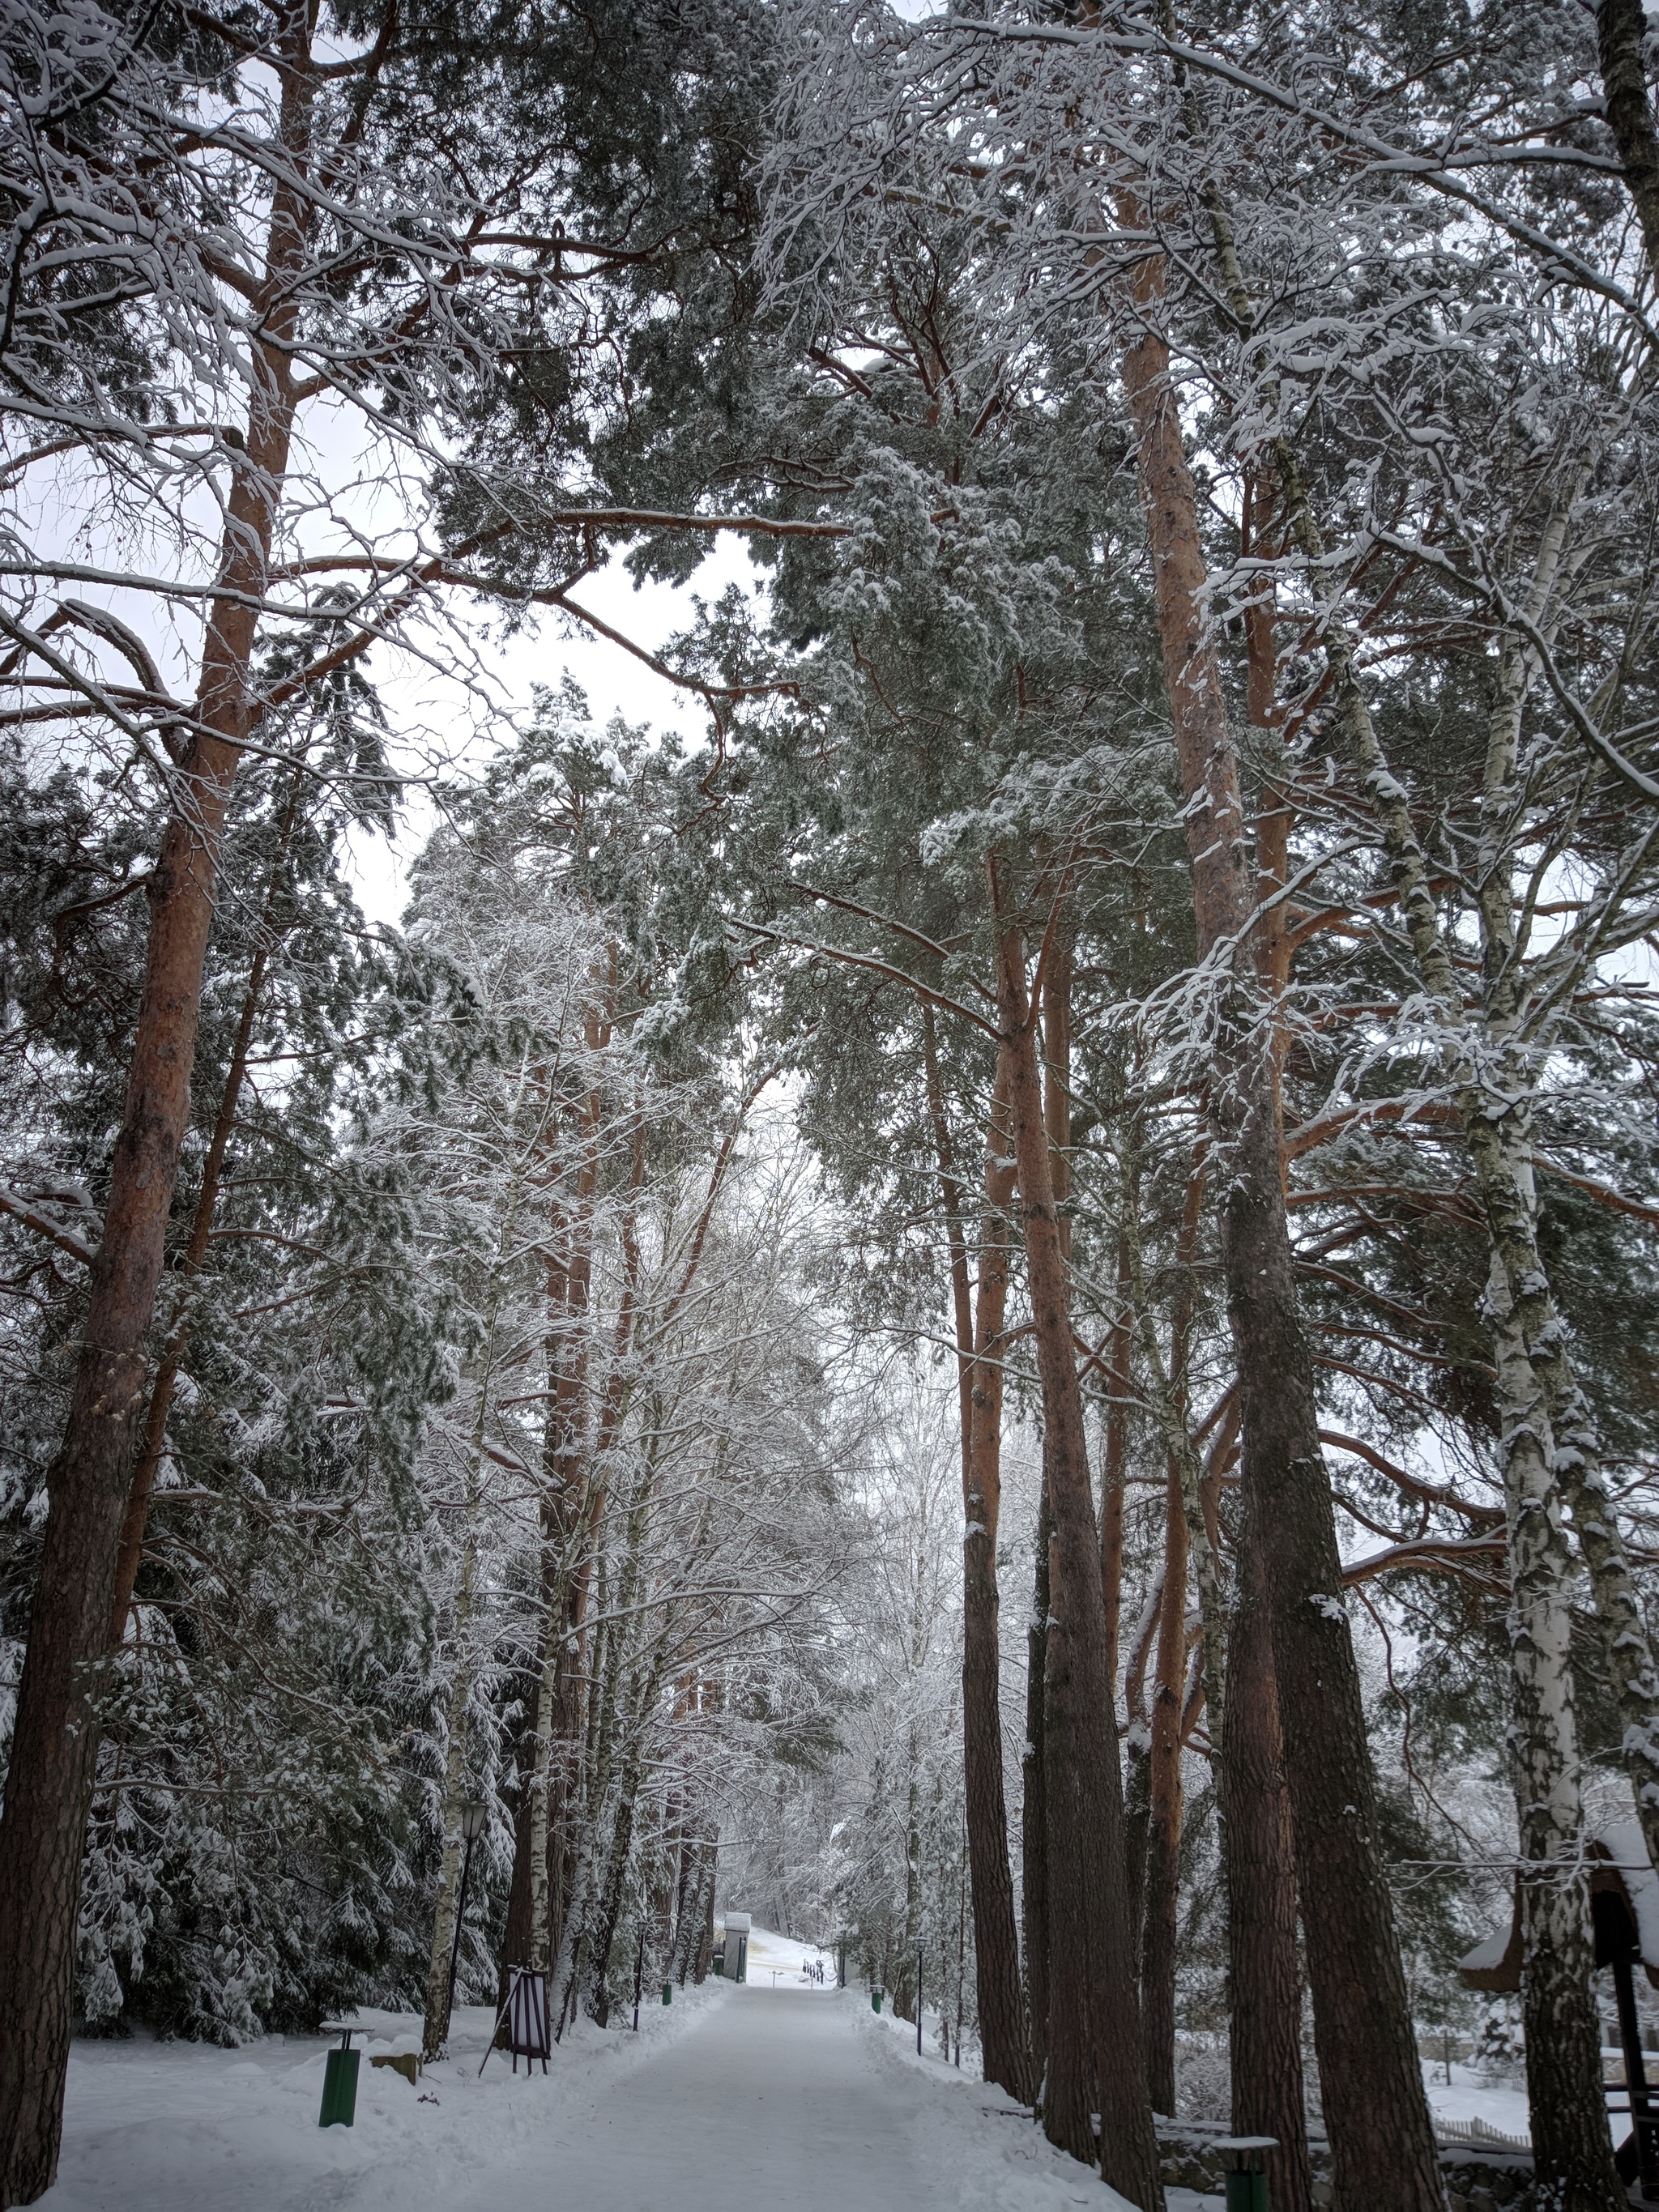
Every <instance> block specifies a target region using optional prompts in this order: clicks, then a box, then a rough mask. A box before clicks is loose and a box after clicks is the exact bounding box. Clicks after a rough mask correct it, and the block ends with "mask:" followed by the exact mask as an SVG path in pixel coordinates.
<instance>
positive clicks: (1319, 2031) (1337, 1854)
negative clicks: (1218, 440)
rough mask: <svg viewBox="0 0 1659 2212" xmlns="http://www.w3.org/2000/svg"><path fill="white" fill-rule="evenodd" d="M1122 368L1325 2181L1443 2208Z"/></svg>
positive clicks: (1239, 934)
mask: <svg viewBox="0 0 1659 2212" xmlns="http://www.w3.org/2000/svg"><path fill="white" fill-rule="evenodd" d="M1137 282H1138V288H1139V291H1140V292H1141V294H1142V295H1143V296H1142V297H1141V298H1140V299H1139V302H1138V304H1139V307H1140V308H1141V309H1142V311H1143V313H1145V312H1146V311H1150V313H1151V315H1155V314H1156V313H1157V311H1158V307H1159V305H1160V301H1159V299H1158V289H1159V276H1158V270H1157V268H1156V266H1155V264H1148V265H1147V267H1146V270H1143V272H1142V274H1141V276H1139V279H1138V280H1137ZM1149 319H1150V317H1149ZM1123 372H1124V381H1125V384H1126V386H1127V392H1128V396H1129V404H1130V409H1131V412H1132V416H1133V422H1134V428H1135V438H1136V448H1137V461H1138V466H1139V479H1140V489H1141V497H1142V503H1143V506H1144V508H1145V511H1146V524H1147V533H1148V539H1149V543H1150V547H1151V551H1152V580H1153V594H1154V600H1155V604H1156V607H1157V612H1158V625H1159V631H1160V635H1161V639H1162V643H1163V649H1164V680H1165V686H1166V690H1167V695H1168V698H1169V702H1170V714H1171V718H1172V720H1173V723H1174V727H1175V735H1176V752H1177V756H1178V758H1179V762H1180V767H1181V775H1182V787H1183V790H1184V792H1185V794H1186V798H1187V801H1188V805H1187V809H1186V815H1185V828H1186V832H1187V839H1188V853H1189V854H1190V858H1191V864H1192V874H1193V902H1194V913H1195V915H1196V918H1197V921H1198V933H1199V944H1200V954H1201V955H1209V954H1212V953H1213V952H1215V951H1216V950H1217V948H1218V947H1219V948H1222V950H1223V951H1224V953H1225V949H1226V948H1227V947H1228V946H1229V945H1232V946H1234V947H1236V951H1234V954H1233V958H1234V963H1235V964H1234V975H1233V978H1232V982H1231V991H1232V994H1233V997H1234V1001H1235V1002H1234V1003H1233V1004H1232V1005H1231V1006H1226V1007H1224V1008H1222V1009H1221V1010H1219V1014H1218V1021H1219V1026H1218V1036H1217V1042H1216V1047H1215V1050H1214V1055H1213V1060H1212V1074H1211V1086H1210V1089H1211V1117H1212V1127H1213V1130H1214V1133H1215V1137H1216V1141H1217V1152H1218V1158H1217V1161H1216V1180H1217V1182H1218V1187H1219V1188H1221V1190H1222V1191H1223V1192H1224V1194H1225V1195H1224V1198H1223V1200H1222V1218H1221V1231H1222V1238H1221V1242H1222V1265H1223V1272H1224V1276H1225V1283H1226V1288H1227V1298H1228V1311H1229V1318H1230V1322H1231V1330H1232V1336H1233V1343H1234V1349H1235V1353H1236V1357H1237V1364H1238V1373H1239V1389H1240V1393H1241V1398H1242V1405H1243V1447H1242V1455H1243V1484H1244V1488H1245V1492H1246V1496H1247V1498H1248V1499H1249V1503H1250V1505H1251V1507H1252V1510H1255V1512H1256V1513H1257V1515H1258V1516H1259V1522H1260V1526H1261V1532H1262V1543H1263V1548H1264V1553H1265V1555H1266V1559H1267V1597H1268V1607H1269V1611H1270V1614H1271V1619H1272V1629H1273V1656H1274V1662H1275V1669H1276V1674H1277V1679H1278V1685H1279V1701H1280V1711H1281V1716H1282V1721H1283V1727H1284V1738H1285V1764H1286V1771H1287V1778H1288V1780H1289V1784H1290V1790H1291V1803H1292V1806H1293V1808H1294V1814H1295V1823H1296V1837H1297V1867H1298V1873H1299V1876H1300V1895H1301V1900H1302V1911H1303V1924H1304V1930H1305V1933H1306V1937H1307V1947H1308V1961H1309V1974H1310V1981H1311V1983H1312V1986H1313V1992H1314V2014H1315V2032H1316V2039H1317V2043H1318V2047H1319V2057H1320V2077H1321V2084H1322V2090H1323V2093H1324V2101H1325V2114H1326V2118H1327V2122H1328V2125H1329V2129H1330V2136H1331V2148H1332V2159H1333V2167H1334V2173H1333V2179H1334V2185H1335V2190H1336V2195H1337V2199H1338V2201H1339V2202H1340V2203H1360V2202H1362V2201H1364V2200H1366V2199H1376V2200H1377V2201H1382V2202H1386V2203H1389V2206H1390V2207H1391V2208H1393V2212H1438V2208H1439V2207H1440V2206H1441V2204H1442V2203H1443V2189H1442V2186H1441V2182H1440V2175H1439V2168H1438V2162H1437V2154H1436V2150H1435V2142H1434V2135H1433V2130H1432V2128H1431V2124H1430V2119H1429V2113H1428V2106H1427V2101H1426V2099H1425V2095H1424V2091H1423V2081H1422V2074H1421V2069H1420V2068H1419V2062H1418V2056H1417V2048H1416V2040H1415V2037H1414V2034H1413V2027H1412V2021H1411V2014H1410V2008H1409V2005H1408V2003H1407V1994H1406V1985H1405V1978H1404V1975H1403V1973H1402V1972H1401V1962H1400V1951H1399V1945H1398V1942H1397V1941H1396V1939H1395V1930H1394V1925H1393V1914H1392V1911H1391V1907H1390V1903H1389V1893H1388V1887H1387V1883H1386V1879H1385V1876H1384V1873H1383V1863H1382V1859H1381V1854H1380V1852H1379V1850H1378V1848H1377V1842H1376V1829H1375V1816H1374V1807H1375V1782H1374V1778H1373V1776H1372V1773H1371V1769H1370V1755H1369V1752H1368V1749H1367V1745H1366V1736H1365V1725H1364V1710H1363V1706H1362V1703H1361V1698H1360V1691H1359V1679H1358V1668H1357V1667H1356V1665H1355V1662H1354V1655H1353V1646H1352V1638H1351V1636H1350V1634H1349V1630H1348V1623H1347V1616H1346V1611H1345V1609H1344V1607H1343V1602H1342V1595H1341V1593H1342V1579H1341V1560H1340V1554H1339V1553H1338V1549H1337V1543H1336V1529H1335V1522H1334V1514H1333V1510H1332V1504H1331V1494H1330V1486H1329V1482H1328V1477H1327V1474H1326V1470H1325V1465H1324V1460H1323V1455H1322V1449H1321V1446H1320V1442H1319V1423H1318V1415H1317V1410H1316V1398H1315V1393H1314V1383H1313V1367H1312V1362H1311V1358H1310V1353H1309V1348H1308V1345H1307V1341H1306V1339H1305V1337H1304V1333H1303V1329H1302V1325H1301V1319H1300V1316H1299V1313H1298V1310H1297V1297H1296V1284H1295V1276H1294V1271H1293V1265H1292V1260H1291V1243H1290V1236H1289V1231H1288V1225H1287V1219H1286V1214H1285V1197H1284V1191H1283V1188H1282V1186H1281V1182H1280V1161H1279V1129H1278V1121H1277V1116H1276V1114H1275V1111H1274V1097H1273V1089H1274V1086H1273V1055H1272V1039H1271V1023H1270V1021H1264V1020H1263V1019H1261V1018H1257V1017H1258V1016H1260V1015H1261V1011H1262V1010H1261V1007H1260V1006H1259V1005H1257V1004H1256V999H1257V988H1256V978H1255V975H1254V973H1253V972H1252V969H1253V963H1254V957H1255V955H1254V950H1253V948H1252V947H1251V946H1250V945H1249V943H1248V941H1247V939H1248V933H1249V923H1250V918H1251V915H1252V914H1253V911H1254V908H1255V885H1254V859H1253V854H1252V853H1251V850H1250V842H1249V836H1248V834H1247V825H1246V821H1245V815H1244V806H1243V793H1242V790H1241V786H1240V781H1239V769H1238V757H1237V748H1236V745H1235V744H1234V741H1233V736H1232V732H1231V727H1230V725H1229V722H1228V717H1227V712H1226V707H1225V699H1224V696H1223V692H1222V687H1221V680H1220V669H1219V665H1218V660H1217V658H1216V653H1215V647H1214V643H1213V641H1212V637H1211V636H1210V635H1209V632H1208V629H1207V627H1206V618H1205V612H1204V606H1203V598H1202V594H1203V591H1204V586H1205V584H1206V568H1205V562H1204V553H1203V545H1202V540H1201V537H1200V528H1199V520H1198V506H1197V498H1196V494H1195V490H1194V483H1193V478H1192V472H1191V471H1190V469H1189V468H1188V464H1187V457H1186V453H1185V452H1184V450H1183V448H1182V439H1181V429H1180V422H1179V419H1178V416H1177V413H1176V404H1175V398H1174V394H1173V392H1172V391H1171V388H1170V366H1169V353H1168V349H1167V347H1166V346H1165V345H1164V343H1163V341H1162V340H1161V338H1160V337H1158V336H1157V335H1156V333H1155V331H1154V330H1147V331H1145V334H1144V335H1143V336H1141V337H1139V339H1137V340H1136V342H1135V343H1133V344H1132V345H1131V346H1130V347H1129V348H1128V349H1127V351H1126V353H1125V356H1124V363H1123ZM1247 959H1249V961H1250V962H1251V963H1252V968H1246V966H1245V964H1244V963H1245V961H1246V960H1247ZM1241 1000H1242V1002H1243V1003H1242V1004H1241V1003H1238V1002H1239V1001H1241Z"/></svg>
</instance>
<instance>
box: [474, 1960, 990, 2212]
mask: <svg viewBox="0 0 1659 2212" xmlns="http://www.w3.org/2000/svg"><path fill="white" fill-rule="evenodd" d="M865 2002H867V2000H866V1999H865V1998H863V1997H862V1996H856V1995H855V1994H854V1992H852V1991H850V1990H849V1991H848V1992H846V1993H845V1995H843V1996H842V1997H841V1998H839V1999H837V1998H836V1997H834V1996H823V1995H821V1994H820V1993H819V1992H818V1991H817V1990H782V1989H780V1990H771V1989H769V1988H747V1989H739V1990H733V1991H732V1994H731V1996H729V1997H728V1998H727V1999H726V2002H724V2003H723V2004H720V2005H718V2006H716V2007H714V2008H713V2009H711V2010H710V2011H709V2013H708V2015H707V2016H706V2017H705V2018H704V2019H702V2020H701V2021H698V2023H697V2025H696V2027H694V2028H693V2029H692V2030H691V2031H690V2033H688V2034H686V2035H684V2036H683V2037H681V2038H680V2039H678V2041H677V2042H675V2043H673V2044H671V2045H669V2047H668V2048H667V2049H666V2050H665V2051H659V2052H658V2053H657V2054H656V2055H655V2056H654V2057H650V2058H647V2059H646V2060H645V2061H644V2063H642V2064H641V2065H639V2066H637V2067H635V2068H634V2069H631V2070H630V2071H629V2073H628V2074H627V2075H625V2076H624V2077H623V2079H622V2080H621V2081H615V2082H612V2083H611V2084H609V2085H608V2086H607V2087H605V2089H604V2090H603V2091H602V2092H601V2093H600V2094H599V2096H598V2098H597V2099H595V2100H594V2101H593V2102H592V2105H591V2106H589V2108H588V2110H587V2111H586V2112H585V2113H584V2114H582V2115H580V2117H577V2116H574V2115H573V2116H572V2117H571V2118H570V2120H569V2122H568V2124H564V2125H559V2124H555V2125H554V2126H553V2127H551V2128H550V2130H549V2131H548V2140H547V2142H546V2143H545V2147H544V2148H538V2152H537V2155H536V2157H535V2160H534V2162H533V2164H531V2165H528V2166H525V2167H523V2168H522V2169H520V2171H519V2172H517V2173H513V2174H506V2173H503V2172H501V2170H500V2169H499V2168H497V2169H496V2171H495V2172H494V2173H493V2174H492V2175H491V2176H490V2178H489V2183H488V2185H485V2186H483V2187H481V2188H480V2189H479V2190H478V2191H477V2193H476V2194H474V2195H471V2196H468V2197H464V2198H463V2199H462V2200H461V2208H464V2212H555V2208H560V2212H562V2208H563V2207H566V2206H569V2207H571V2208H573V2212H574V2208H576V2207H580V2212H647V2208H657V2207H661V2208H663V2212H757V2208H762V2207H770V2206H774V2205H775V2206H780V2207H782V2206H787V2207H788V2208H789V2212H901V2208H902V2212H944V2208H945V2202H946V2199H945V2194H944V2192H943V2191H942V2190H941V2189H940V2187H939V2182H938V2180H937V2179H936V2178H935V2176H934V2174H933V2173H931V2172H929V2170H928V2166H929V2163H930V2162H929V2161H927V2160H925V2158H924V2154H923V2150H922V2147H921V2142H920V2140H919V2135H920V2131H919V2128H918V2122H919V2120H920V2119H921V2116H922V2112H923V2107H924V2105H925V2103H926V2102H927V2101H928V2100H929V2099H930V2098H931V2096H932V2095H933V2094H936V2092H933V2089H932V2085H931V2084H929V2083H928V2082H927V2080H926V2079H925V2077H924V2076H922V2075H920V2074H912V2073H911V2072H910V2071H909V2069H905V2068H902V2067H899V2066H895V2065H894V2064H892V2063H891V2062H890V2060H886V2059H885V2058H884V2054H882V2053H881V2052H880V2051H878V2050H876V2049H874V2048H872V2045H870V2043H869V2042H868V2040H867V2039H866V2038H864V2037H862V2036H860V2035H859V2034H858V2033H856V2032H855V2030H854V2023H853V2021H851V2020H850V2019H849V2017H848V2011H849V2008H850V2007H851V2006H852V2005H853V2004H854V2003H865ZM955 2201H956V2197H955V2193H954V2192H952V2194H951V2202H952V2203H955ZM458 2212H459V2208H458Z"/></svg>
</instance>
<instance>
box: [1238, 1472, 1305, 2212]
mask: <svg viewBox="0 0 1659 2212" xmlns="http://www.w3.org/2000/svg"><path fill="white" fill-rule="evenodd" d="M1235 1557H1236V1560H1237V1598H1236V1600H1235V1603H1234V1607H1233V1618H1232V1626H1231V1634H1230V1635H1229V1637H1228V1639H1227V1704H1226V1717H1225V1723H1224V1725H1223V1732H1222V1739H1221V1759H1220V1763H1219V1768H1218V1784H1219V1793H1220V1797H1221V1802H1222V1807H1223V1810H1224V1812H1225V1817H1226V1824H1227V1978H1228V1998H1229V2012H1230V2017H1229V2027H1230V2031H1231V2033H1230V2057H1231V2069H1232V2124H1233V2131H1234V2133H1235V2134H1236V2135H1242V2136H1274V2137H1275V2138H1276V2139H1277V2141H1278V2143H1279V2148H1278V2149H1277V2150H1276V2151H1275V2152H1274V2153H1273V2179H1272V2183H1271V2190H1272V2196H1273V2203H1274V2204H1276V2205H1278V2206H1279V2207H1280V2212H1310V2207H1311V2205H1312V2202H1313V2198H1312V2194H1311V2192H1312V2188H1313V2171H1312V2168H1311V2166H1310V2164H1309V2161H1308V2132H1307V2120H1306V2111H1307V2107H1306V2104H1305V2101H1304V2083H1303V2078H1302V1970H1301V1966H1300V1965H1299V1963H1298V1961H1297V1950H1296V1872H1295V1863H1294V1852H1295V1847H1296V1842H1295V1834H1294V1831H1293V1829H1292V1826H1291V1800H1290V1793H1289V1791H1288V1790H1286V1788H1285V1765H1284V1742H1283V1739H1282V1737H1281V1735H1280V1733H1279V1691H1278V1686H1277V1684H1276V1683H1275V1681H1274V1679H1273V1649H1272V1644H1271V1641H1270V1622H1269V1619H1268V1611H1267V1568H1266V1564H1265V1562H1264V1561H1263V1559H1262V1556H1261V1544H1260V1542H1259V1541H1257V1536H1256V1529H1255V1521H1254V1519H1253V1518H1252V1516H1251V1515H1250V1512H1249V1508H1248V1506H1247V1508H1246V1510H1245V1512H1244V1516H1243V1521H1242V1522H1241V1525H1240V1528H1239V1533H1238V1544H1237V1552H1236V1554H1235Z"/></svg>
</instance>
